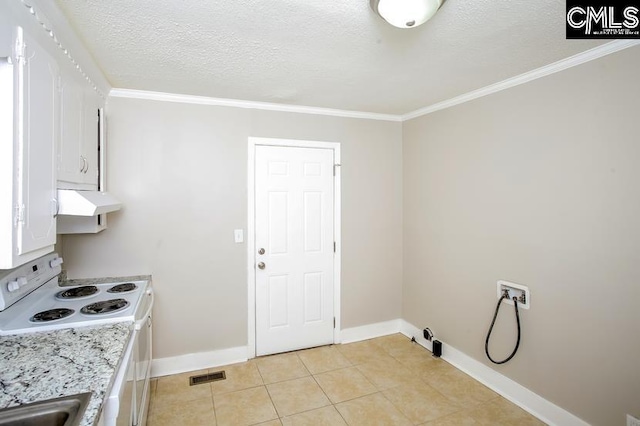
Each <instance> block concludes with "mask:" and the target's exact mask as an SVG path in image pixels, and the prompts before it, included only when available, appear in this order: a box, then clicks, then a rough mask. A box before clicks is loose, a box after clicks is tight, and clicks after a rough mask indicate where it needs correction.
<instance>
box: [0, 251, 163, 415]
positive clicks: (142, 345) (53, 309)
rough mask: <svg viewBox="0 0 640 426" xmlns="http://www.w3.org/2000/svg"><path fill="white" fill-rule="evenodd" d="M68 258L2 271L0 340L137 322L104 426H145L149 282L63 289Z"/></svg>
mask: <svg viewBox="0 0 640 426" xmlns="http://www.w3.org/2000/svg"><path fill="white" fill-rule="evenodd" d="M61 264H62V258H61V257H59V256H58V255H57V254H56V253H51V254H48V255H46V256H43V257H41V258H39V259H37V260H34V261H32V262H29V263H27V264H25V265H22V266H20V267H18V268H16V269H12V270H0V336H3V335H15V334H23V333H32V332H40V331H53V330H61V329H69V328H77V327H84V326H97V325H105V324H110V323H116V322H125V321H131V322H132V333H133V334H132V338H131V339H130V341H129V344H128V345H127V347H126V348H125V351H124V353H123V358H122V359H123V360H122V363H121V364H120V367H119V369H118V370H117V371H116V372H115V376H114V379H113V384H112V388H111V391H110V393H109V395H108V396H107V397H106V399H105V401H104V405H103V410H102V417H101V419H100V424H103V425H104V426H116V425H118V426H119V425H129V426H143V425H144V424H145V423H146V418H147V411H148V406H149V396H150V391H149V380H150V373H151V359H152V350H151V345H152V308H153V289H152V288H151V285H150V282H149V281H147V280H131V281H129V280H127V281H114V282H109V283H103V282H100V283H95V284H93V283H92V282H93V281H101V280H86V282H87V283H88V284H86V285H74V286H60V285H58V276H59V274H60V272H61V269H62V268H61V266H60V265H61ZM83 281H85V280H83Z"/></svg>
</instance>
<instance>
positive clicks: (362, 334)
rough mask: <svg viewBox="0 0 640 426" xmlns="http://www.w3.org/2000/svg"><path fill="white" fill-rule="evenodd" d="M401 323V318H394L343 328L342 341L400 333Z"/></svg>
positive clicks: (349, 341) (355, 340)
mask: <svg viewBox="0 0 640 426" xmlns="http://www.w3.org/2000/svg"><path fill="white" fill-rule="evenodd" d="M401 325H402V320H401V319H394V320H390V321H384V322H378V323H375V324H367V325H361V326H359V327H351V328H345V329H344V330H342V343H352V342H359V341H361V340H367V339H373V338H376V337H381V336H387V335H389V334H394V333H400V330H401V329H400V327H401Z"/></svg>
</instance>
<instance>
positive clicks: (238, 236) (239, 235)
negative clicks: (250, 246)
mask: <svg viewBox="0 0 640 426" xmlns="http://www.w3.org/2000/svg"><path fill="white" fill-rule="evenodd" d="M233 238H234V240H235V242H236V243H242V242H244V232H243V231H242V229H234V230H233Z"/></svg>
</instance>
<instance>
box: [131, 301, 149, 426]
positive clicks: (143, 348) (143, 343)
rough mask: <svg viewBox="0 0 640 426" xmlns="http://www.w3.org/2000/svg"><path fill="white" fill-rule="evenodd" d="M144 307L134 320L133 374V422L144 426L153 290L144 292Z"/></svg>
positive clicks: (146, 409) (146, 410)
mask: <svg viewBox="0 0 640 426" xmlns="http://www.w3.org/2000/svg"><path fill="white" fill-rule="evenodd" d="M144 297H145V301H146V303H147V306H146V309H145V310H144V311H143V312H144V315H143V316H142V318H140V319H138V320H137V321H136V325H135V333H136V347H135V365H136V367H135V376H136V384H135V386H136V391H135V397H136V409H135V418H134V419H133V424H134V425H136V426H144V425H146V423H147V414H148V408H149V396H150V393H149V381H150V378H151V377H150V375H151V336H152V331H153V326H152V314H151V310H152V308H153V290H151V289H148V290H147V291H146V293H145V296H144Z"/></svg>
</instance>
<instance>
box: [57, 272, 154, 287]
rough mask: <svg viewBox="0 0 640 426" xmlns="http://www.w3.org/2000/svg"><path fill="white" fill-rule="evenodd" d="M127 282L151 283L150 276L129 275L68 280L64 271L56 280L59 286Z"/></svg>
mask: <svg viewBox="0 0 640 426" xmlns="http://www.w3.org/2000/svg"><path fill="white" fill-rule="evenodd" d="M129 281H151V275H129V276H124V277H99V278H73V279H68V278H67V274H66V271H62V273H61V274H60V278H59V280H58V285H60V286H76V285H93V284H107V283H108V284H111V283H114V284H115V283H122V282H129Z"/></svg>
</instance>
